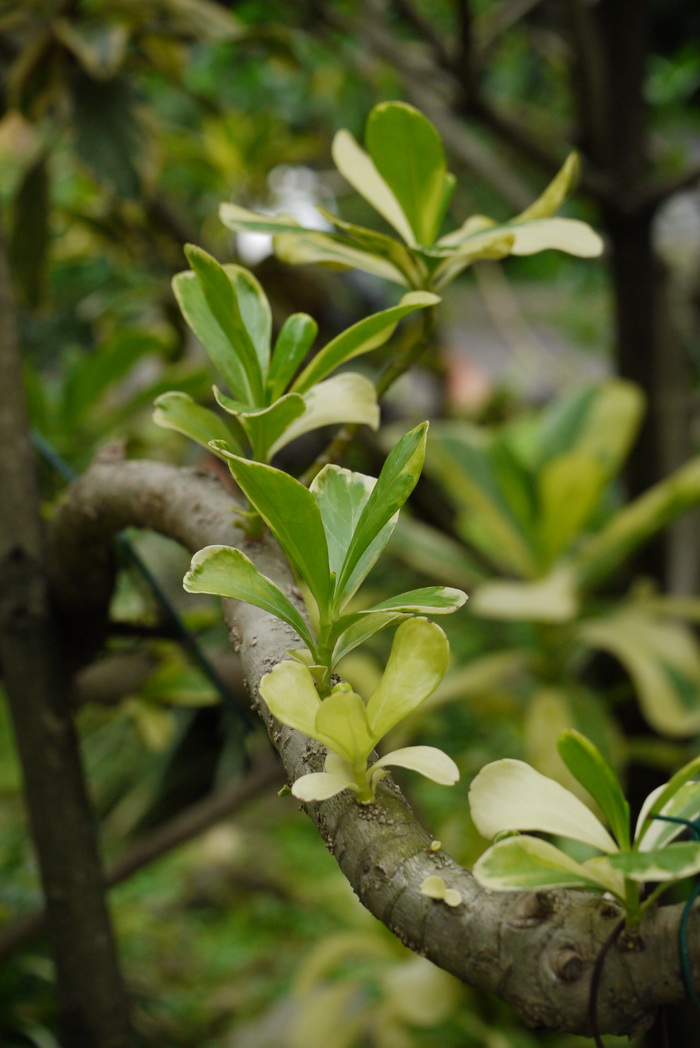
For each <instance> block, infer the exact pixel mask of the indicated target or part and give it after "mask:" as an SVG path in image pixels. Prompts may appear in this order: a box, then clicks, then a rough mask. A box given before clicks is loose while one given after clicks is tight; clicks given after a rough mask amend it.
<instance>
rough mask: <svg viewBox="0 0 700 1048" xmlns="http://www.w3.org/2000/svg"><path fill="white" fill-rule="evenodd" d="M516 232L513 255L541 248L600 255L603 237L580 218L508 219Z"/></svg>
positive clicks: (582, 256) (589, 256) (583, 255)
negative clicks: (522, 220)
mask: <svg viewBox="0 0 700 1048" xmlns="http://www.w3.org/2000/svg"><path fill="white" fill-rule="evenodd" d="M507 229H508V233H510V234H512V236H513V238H514V239H513V246H512V248H511V249H510V251H511V254H512V255H535V254H537V253H538V252H539V251H547V250H555V251H565V252H566V253H567V254H569V255H576V256H577V257H578V258H597V257H598V255H601V254H602V253H603V241H602V239H601V237H600V236H599V234H598V233H596V232H595V230H594V229H591V227H590V226H589V225H588V224H587V223H586V222H581V221H579V219H577V218H541V219H537V220H536V221H534V222H513V223H508V227H507Z"/></svg>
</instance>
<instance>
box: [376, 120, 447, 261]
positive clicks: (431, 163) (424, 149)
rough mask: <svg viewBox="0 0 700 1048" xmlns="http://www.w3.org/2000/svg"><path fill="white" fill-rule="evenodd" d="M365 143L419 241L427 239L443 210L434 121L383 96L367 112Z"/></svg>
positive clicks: (442, 168) (441, 162) (441, 153)
mask: <svg viewBox="0 0 700 1048" xmlns="http://www.w3.org/2000/svg"><path fill="white" fill-rule="evenodd" d="M365 144H366V146H367V149H368V151H369V155H370V157H371V158H372V160H373V161H374V165H375V167H376V169H377V170H378V172H379V174H380V175H381V176H382V178H383V179H384V181H385V182H386V183H387V185H388V186H389V188H390V189H391V191H392V193H393V195H394V196H395V197H396V199H397V200H398V202H399V204H400V206H401V209H402V211H403V213H404V215H405V216H406V218H407V219H408V221H409V223H410V225H411V228H412V230H413V232H414V233H415V236H416V240H417V241H418V243H419V244H432V243H433V241H434V240H435V237H436V236H437V233H438V228H439V224H440V221H441V218H442V214H443V200H444V194H445V179H446V176H447V168H446V166H445V151H444V149H443V145H442V139H441V138H440V136H439V134H438V133H437V131H436V130H435V128H434V127H433V125H432V124H431V123H430V121H429V120H428V119H427V118H426V117H424V116H423V114H422V113H420V112H418V110H417V109H414V107H413V106H410V105H406V103H404V102H384V103H382V104H380V105H378V106H375V107H374V109H373V110H372V112H371V113H370V115H369V118H368V120H367V128H366V131H365ZM370 200H371V198H370Z"/></svg>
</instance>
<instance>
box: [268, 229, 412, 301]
mask: <svg viewBox="0 0 700 1048" xmlns="http://www.w3.org/2000/svg"><path fill="white" fill-rule="evenodd" d="M273 247H274V249H275V254H276V255H277V257H278V258H279V259H280V261H281V262H286V263H287V264H288V265H292V266H299V265H308V264H309V263H311V262H324V263H326V265H330V266H334V267H336V268H337V267H340V268H344V269H360V270H362V271H363V272H364V273H371V274H372V275H373V276H375V277H381V278H382V280H390V281H391V283H392V284H400V285H401V286H402V287H409V286H410V285H409V281H408V279H407V277H406V276H405V274H404V273H403V272H402V271H401V270H400V269H398V268H397V267H396V266H395V265H394V264H393V263H392V262H389V261H388V259H386V258H384V257H382V256H381V255H377V254H374V253H373V252H371V251H365V250H363V249H362V248H359V247H353V246H352V245H350V244H348V242H347V238H346V237H339V236H335V235H333V234H329V233H319V232H318V231H316V230H299V231H297V232H295V233H279V234H278V235H276V236H275V238H274V240H273Z"/></svg>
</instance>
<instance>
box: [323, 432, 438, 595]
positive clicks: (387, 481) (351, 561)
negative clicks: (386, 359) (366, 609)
mask: <svg viewBox="0 0 700 1048" xmlns="http://www.w3.org/2000/svg"><path fill="white" fill-rule="evenodd" d="M427 431H428V423H427V422H423V423H421V425H420V426H416V428H415V429H412V430H410V431H409V432H408V433H407V434H406V435H405V436H404V437H402V438H401V440H400V441H399V442H398V444H397V445H396V446H395V447H394V448H393V450H392V451H391V452H390V453H389V455H388V456H387V459H386V461H385V463H384V466H383V468H382V471H381V473H380V474H379V478H378V480H377V483H376V485H375V487H374V489H373V491H372V493H371V495H370V497H369V498H368V500H367V503H366V504H365V507H364V509H363V510H362V513H361V514H360V517H359V520H358V522H357V527H356V528H355V532H354V534H353V537H352V540H351V542H350V546H349V548H348V552H347V554H346V557H345V561H344V563H343V570H342V572H341V574H340V577H339V578H338V582H337V584H336V588H335V589H336V596H337V598H338V599H339V600H340V601H341V602H342V600H343V598H344V596H345V594H346V593H348V592H350V591H351V589H352V586H353V585H354V582H355V578H356V576H355V569H356V567H357V565H358V564H359V562H360V559H361V558H362V556H363V554H365V553H366V551H367V550H368V548H369V546H370V543H372V541H373V540H374V539H375V538H377V536H378V535H379V534H380V532H381V531H382V529H383V528H384V526H385V525H386V524H387V523H388V522H389V521H390V520H391V518H392V517H393V516H394V514H395V513H397V512H398V510H400V509H401V507H402V506H403V504H404V503H405V501H406V499H407V498H408V496H409V495H410V494H411V492H412V491H413V489H414V487H415V486H416V484H417V482H418V478H419V476H420V471H421V468H422V466H423V459H424V457H425V443H426V438H427ZM387 541H388V536H387ZM341 606H342V603H341Z"/></svg>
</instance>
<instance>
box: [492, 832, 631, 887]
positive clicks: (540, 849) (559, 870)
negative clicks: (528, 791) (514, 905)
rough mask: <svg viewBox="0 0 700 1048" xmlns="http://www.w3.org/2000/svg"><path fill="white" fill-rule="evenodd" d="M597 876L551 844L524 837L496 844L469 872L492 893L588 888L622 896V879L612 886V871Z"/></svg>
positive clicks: (598, 871)
mask: <svg viewBox="0 0 700 1048" xmlns="http://www.w3.org/2000/svg"><path fill="white" fill-rule="evenodd" d="M608 861H609V860H608ZM600 872H602V871H600V870H596V869H588V868H587V867H586V866H584V865H582V864H581V863H578V862H576V861H575V860H574V859H571V858H569V856H568V855H566V854H565V853H564V852H563V851H560V850H559V848H555V847H554V845H553V844H549V843H548V842H547V841H541V840H539V839H538V838H537V837H528V836H522V837H508V838H507V839H506V840H503V841H498V842H497V843H496V844H494V845H492V846H491V847H490V848H489V849H488V851H486V852H484V854H483V855H482V856H481V858H480V859H478V860H477V862H476V864H475V865H474V870H473V873H474V876H475V877H476V879H477V880H478V881H479V883H480V884H483V885H484V887H486V888H492V889H494V890H495V891H533V890H535V889H538V888H588V889H589V890H591V891H598V892H600V891H612V892H614V894H615V895H620V894H622V892H623V891H624V886H623V884H622V878H619V881H618V882H615V878H614V874H613V871H612V870H611V871H610V873H611V875H610V877H605V878H603V877H600V876H599V874H600ZM611 882H612V883H611ZM613 884H614V885H615V887H613Z"/></svg>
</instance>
